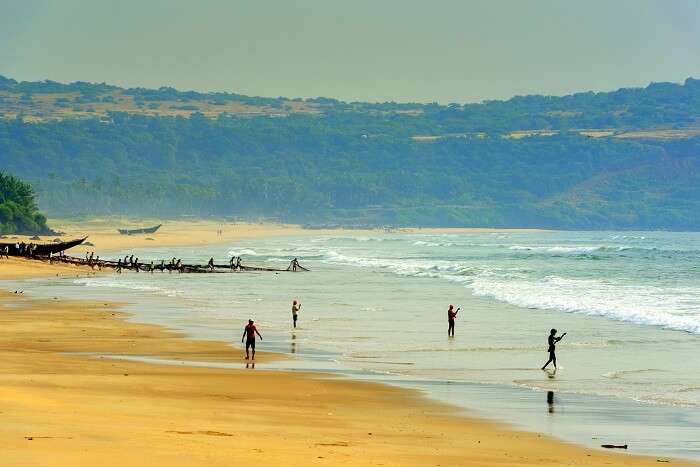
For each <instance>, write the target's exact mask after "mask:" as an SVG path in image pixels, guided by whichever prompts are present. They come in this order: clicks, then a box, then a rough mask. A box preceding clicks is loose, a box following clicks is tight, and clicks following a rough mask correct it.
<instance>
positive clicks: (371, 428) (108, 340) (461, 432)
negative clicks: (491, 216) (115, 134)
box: [0, 223, 696, 465]
mask: <svg viewBox="0 0 700 467" xmlns="http://www.w3.org/2000/svg"><path fill="white" fill-rule="evenodd" d="M214 224H215V223H205V224H203V225H204V226H206V228H205V227H204V226H199V227H198V228H197V229H194V230H193V231H194V232H207V231H208V229H210V228H211V226H212V225H214ZM198 229H199V230H198ZM243 230H245V229H238V230H237V231H236V232H235V235H233V234H232V235H231V236H225V237H224V238H222V237H219V236H217V235H215V233H214V232H215V231H212V232H211V235H210V236H208V237H204V235H199V234H198V238H197V240H198V241H201V242H202V243H201V244H211V243H214V242H216V243H221V242H227V241H231V240H234V239H244V238H250V237H251V235H249V233H250V232H255V233H259V234H260V235H296V234H297V233H299V234H300V235H303V233H302V232H303V231H301V229H298V231H297V230H295V228H293V227H288V226H273V228H270V229H268V230H265V227H264V226H256V227H255V228H252V229H250V230H246V233H247V234H248V235H246V234H243V233H242V232H243ZM258 230H259V232H258ZM193 231H187V233H188V234H191V233H192V232H193ZM306 232H309V233H311V234H314V235H318V234H319V233H320V234H323V232H319V231H306ZM341 232H342V231H331V232H329V233H332V234H336V235H337V234H338V233H341ZM165 233H166V234H167V233H168V231H167V230H166V231H165ZM352 233H353V234H355V235H357V234H358V232H356V231H352ZM103 235H104V236H103V237H98V238H104V239H107V237H109V236H113V237H116V239H111V241H113V243H111V244H110V245H112V246H113V248H114V249H123V248H128V247H130V246H134V247H138V246H141V245H139V242H145V241H147V240H145V239H140V238H139V237H126V236H120V237H121V238H120V237H117V236H116V235H114V234H111V233H109V232H105V233H104V234H103ZM117 235H118V234H117ZM252 236H255V235H252ZM91 238H92V236H91ZM156 238H158V237H156ZM189 238H191V236H190V237H189ZM158 240H159V242H158V243H159V244H160V238H158ZM187 240H188V235H187V234H185V235H184V236H181V237H178V236H176V235H175V234H172V235H170V236H169V239H168V240H167V241H170V242H173V243H170V244H168V245H167V246H175V245H188V244H191V243H176V242H187ZM219 240H220V241H219ZM120 242H121V243H120ZM148 242H149V243H148V244H147V245H149V246H151V245H153V241H148ZM101 243H102V242H101ZM107 244H109V243H108V242H104V243H103V245H107ZM143 245H146V244H145V243H143ZM93 248H94V249H95V251H97V252H100V251H103V247H101V246H100V244H99V243H97V242H96V244H95V247H88V248H86V249H87V250H91V249H93ZM105 248H106V247H105ZM9 261H10V263H7V260H0V279H27V278H32V277H35V278H40V277H46V276H54V275H56V274H59V275H67V276H69V275H75V274H94V273H95V272H93V271H90V270H88V269H87V268H84V267H75V266H69V265H63V264H62V265H55V267H56V268H57V269H58V270H56V269H53V266H52V267H50V266H49V265H47V264H41V265H40V264H39V263H35V262H28V261H24V260H20V259H12V260H9ZM13 263H15V264H13ZM25 263H29V264H25ZM8 265H11V266H10V268H7V267H6V266H8ZM47 268H50V269H47ZM64 268H65V269H64ZM13 271H14V272H16V274H15V275H14V276H13ZM0 303H3V307H2V308H0V310H1V311H3V312H4V313H2V314H0V317H2V318H1V319H2V325H3V328H4V329H6V331H7V332H6V333H5V334H4V336H3V337H2V338H1V339H0V354H3V357H4V358H2V360H3V362H5V363H3V364H2V365H3V367H4V368H3V370H0V374H2V375H5V377H6V378H7V380H6V381H7V384H0V395H2V397H1V398H0V401H2V402H1V404H0V412H4V415H2V416H3V417H4V418H5V420H7V421H8V423H7V426H4V427H3V428H2V429H0V439H3V440H4V441H3V444H9V445H10V446H11V448H10V456H9V457H7V459H8V462H9V464H8V465H22V464H23V463H25V462H27V461H28V460H31V461H32V462H31V463H32V465H56V463H57V462H56V461H54V460H53V459H57V460H60V462H58V463H59V464H64V463H65V464H70V465H74V464H80V463H96V462H101V463H107V464H108V465H111V464H125V463H126V464H128V465H141V464H145V465H148V464H152V463H153V461H159V462H161V463H163V462H168V463H169V464H172V465H201V464H203V463H209V464H212V465H230V463H231V461H232V460H234V461H240V462H247V461H250V462H256V463H262V464H263V465H280V464H286V465H301V464H304V465H308V464H309V463H314V462H318V463H323V462H325V463H328V462H331V463H332V464H333V465H335V464H361V465H366V464H378V463H382V464H384V465H428V464H442V465H493V464H495V463H506V464H508V465H519V464H522V465H524V464H527V465H561V463H562V462H567V463H574V464H580V465H604V464H611V463H612V464H615V465H652V464H654V465H656V464H657V462H658V461H657V459H659V458H657V457H654V456H649V457H644V456H634V455H627V454H621V453H615V452H606V451H601V450H597V449H588V448H584V447H579V446H574V445H571V444H568V443H565V442H562V441H558V440H555V439H552V438H548V437H546V436H544V435H538V434H536V433H528V432H521V431H516V430H512V429H510V428H508V427H507V426H504V425H500V424H498V423H493V422H489V421H484V420H480V419H474V418H467V417H463V416H461V415H459V416H457V415H454V413H456V409H455V408H453V407H452V406H449V405H443V404H441V403H439V402H433V401H431V400H429V399H427V398H425V397H423V396H422V395H421V394H420V393H419V392H417V391H412V390H409V389H402V388H395V387H390V386H387V385H381V384H373V383H364V382H356V381H345V380H343V381H338V380H334V379H332V378H333V377H332V375H328V374H315V373H299V372H293V373H292V372H284V371H275V370H266V371H264V372H260V371H258V372H254V371H250V370H246V369H245V362H244V361H243V360H242V357H241V350H240V349H234V348H232V347H230V346H228V345H227V344H225V343H221V342H215V341H200V340H194V339H190V338H187V337H186V336H184V335H183V334H180V333H176V332H173V331H170V330H168V329H166V328H163V327H160V326H153V325H143V324H135V323H133V322H130V321H126V320H125V319H126V318H127V317H128V314H126V313H122V312H120V311H118V308H117V305H116V304H112V303H107V304H105V303H101V302H100V303H90V302H86V301H75V300H64V299H63V298H61V297H58V299H56V300H39V299H35V298H33V297H31V296H24V295H21V296H17V295H14V294H9V293H0ZM15 312H16V313H15ZM107 313H108V314H107ZM85 333H87V334H88V335H89V337H88V338H86V334H85ZM99 355H123V356H134V357H139V356H150V357H154V358H160V359H164V360H166V359H168V360H182V361H205V362H225V363H233V364H240V365H241V369H240V370H237V369H221V368H219V369H215V368H209V367H193V366H186V365H182V366H179V365H177V366H173V365H160V364H153V363H142V362H134V361H126V360H114V359H107V358H99ZM272 358H277V356H276V355H270V354H262V353H261V354H260V356H259V358H258V359H257V360H258V361H257V363H258V364H259V365H260V367H262V368H264V367H265V363H266V362H268V361H269V359H272ZM125 375H128V376H129V377H130V378H126V377H125ZM134 376H137V377H136V378H135V377H134ZM280 388H284V389H280ZM76 407H79V408H80V409H79V410H78V409H76ZM77 412H80V413H77ZM47 415H50V416H47ZM100 417H102V418H109V419H110V420H117V423H114V424H112V423H110V424H109V426H103V424H101V423H100V421H99V420H100ZM280 426H284V427H285V428H284V429H283V430H280V429H279V427H280ZM37 430H44V433H43V434H42V433H39V432H38V431H37ZM23 433H24V434H23ZM369 433H372V434H371V435H370V434H369ZM25 436H26V437H30V438H32V440H31V442H32V444H27V443H28V441H30V440H27V439H25ZM106 440H109V441H110V442H109V443H108V442H107V441H106ZM5 441H7V443H5ZM36 441H38V442H41V443H44V444H45V446H41V447H40V448H38V449H37V448H36V444H38V443H36ZM256 450H257V451H256ZM122 451H129V452H122ZM258 451H259V452H258ZM660 460H661V461H663V462H665V461H667V460H668V459H667V458H661V459H660ZM10 461H11V462H10ZM670 463H671V465H696V464H692V463H691V462H686V461H676V460H671V461H670Z"/></svg>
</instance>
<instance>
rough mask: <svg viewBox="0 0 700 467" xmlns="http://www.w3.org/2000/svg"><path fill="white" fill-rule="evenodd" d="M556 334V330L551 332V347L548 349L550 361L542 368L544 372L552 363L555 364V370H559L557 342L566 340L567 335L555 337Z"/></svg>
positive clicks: (549, 338)
mask: <svg viewBox="0 0 700 467" xmlns="http://www.w3.org/2000/svg"><path fill="white" fill-rule="evenodd" d="M556 334H557V330H556V329H552V330H551V331H549V337H548V338H547V343H548V345H549V347H548V348H547V352H549V360H547V363H545V364H544V366H543V367H542V369H543V370H544V369H545V368H547V365H549V363H550V362H552V363H554V369H555V370H556V368H557V356H556V354H555V352H556V348H555V346H556V344H557V342H559V341H560V340H562V339H563V338H564V336H565V335H566V333H564V334H562V335H561V336H559V337H555V336H556Z"/></svg>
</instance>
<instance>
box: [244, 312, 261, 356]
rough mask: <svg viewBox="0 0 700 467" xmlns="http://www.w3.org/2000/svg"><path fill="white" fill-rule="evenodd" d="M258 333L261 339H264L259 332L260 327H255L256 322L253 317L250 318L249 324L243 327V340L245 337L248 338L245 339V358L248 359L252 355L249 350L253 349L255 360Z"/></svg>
mask: <svg viewBox="0 0 700 467" xmlns="http://www.w3.org/2000/svg"><path fill="white" fill-rule="evenodd" d="M256 334H257V335H258V337H260V340H262V336H261V335H260V333H259V332H258V328H256V327H255V322H254V321H253V320H252V319H249V320H248V324H247V325H246V327H245V328H244V329H243V336H241V342H243V338H246V341H245V359H246V360H248V359H249V357H250V353H249V350H250V349H251V347H252V349H253V360H255V335H256Z"/></svg>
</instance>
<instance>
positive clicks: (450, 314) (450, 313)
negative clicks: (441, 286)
mask: <svg viewBox="0 0 700 467" xmlns="http://www.w3.org/2000/svg"><path fill="white" fill-rule="evenodd" d="M459 310H461V308H457V309H456V310H455V307H454V305H450V307H449V308H448V309H447V337H454V336H455V319H457V313H459Z"/></svg>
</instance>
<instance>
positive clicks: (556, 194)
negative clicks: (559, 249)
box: [0, 77, 700, 229]
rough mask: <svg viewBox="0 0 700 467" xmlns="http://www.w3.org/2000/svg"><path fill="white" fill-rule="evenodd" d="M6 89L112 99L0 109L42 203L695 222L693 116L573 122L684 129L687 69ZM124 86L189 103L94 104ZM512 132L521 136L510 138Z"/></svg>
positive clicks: (78, 209)
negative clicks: (634, 85) (499, 80)
mask: <svg viewBox="0 0 700 467" xmlns="http://www.w3.org/2000/svg"><path fill="white" fill-rule="evenodd" d="M0 90H4V91H7V93H5V95H6V96H8V97H5V99H4V100H3V102H0V106H5V107H2V108H7V109H9V110H8V112H7V114H8V115H13V116H14V115H17V114H18V113H19V114H20V115H21V112H18V110H19V111H21V110H22V105H25V107H26V108H28V109H29V108H30V107H29V106H30V105H32V108H36V107H37V106H38V105H46V104H45V103H46V102H51V99H45V98H41V99H39V98H34V99H33V98H32V96H34V94H37V93H48V94H50V93H60V94H61V97H56V99H55V100H54V102H55V105H57V106H62V107H73V108H74V110H75V112H76V113H78V112H80V113H81V114H82V116H85V115H86V113H87V112H89V111H90V110H94V109H97V110H99V111H100V112H102V109H104V108H105V107H107V114H106V115H102V116H101V117H100V118H92V119H89V118H88V119H84V120H77V119H65V120H58V121H49V120H47V121H43V122H33V123H25V122H23V120H22V118H21V117H18V118H14V119H11V120H10V119H8V120H0V167H7V168H11V170H12V172H13V173H14V174H15V175H17V176H21V177H23V178H24V179H25V180H27V181H29V182H31V183H32V184H33V186H34V188H35V189H36V192H37V193H38V195H37V196H38V199H39V201H40V203H41V206H42V207H43V208H45V209H47V210H48V211H49V212H51V213H52V214H103V213H129V214H144V215H161V216H167V215H180V214H196V215H209V214H211V215H216V216H229V215H233V216H250V217H254V216H274V217H278V218H282V219H286V220H290V221H295V222H336V223H364V224H381V223H406V224H422V225H492V226H546V227H565V228H676V229H681V228H682V229H700V209H699V208H700V189H698V188H697V187H699V186H700V183H698V182H700V136H695V137H691V136H692V134H693V132H692V131H688V133H687V135H686V136H688V138H686V139H682V140H669V141H665V140H661V139H657V140H652V139H645V140H639V139H637V140H632V139H622V138H615V137H609V138H589V137H585V136H582V135H580V134H579V131H580V130H581V129H610V128H612V129H614V130H616V131H627V130H640V129H642V130H643V129H650V128H651V129H658V128H662V129H664V128H665V129H670V128H681V129H685V130H688V129H689V128H690V129H692V128H691V125H690V123H692V122H695V121H698V120H699V119H700V81H699V80H694V79H688V80H686V82H685V83H684V84H682V85H679V84H669V83H659V84H651V85H649V86H648V87H647V88H644V89H620V90H618V91H614V92H608V93H594V92H585V93H577V94H572V95H570V96H563V97H552V96H517V97H514V98H512V99H510V100H508V101H487V102H484V103H480V104H466V105H460V104H458V103H453V104H450V105H447V106H444V105H439V104H437V103H431V104H417V103H395V102H384V103H366V102H351V103H347V102H342V101H339V100H336V99H328V98H312V99H300V98H297V99H291V100H290V99H284V98H266V97H250V96H242V95H239V94H233V93H197V92H194V91H186V92H182V91H178V90H176V89H173V88H169V87H162V88H159V89H143V88H134V89H120V88H116V87H113V86H108V85H105V84H90V83H83V82H77V83H71V84H67V85H66V84H60V83H55V82H48V81H47V82H35V83H29V82H17V81H15V80H12V79H9V78H3V77H0ZM66 96H71V97H70V99H69V98H67V97H66ZM73 96H78V97H77V98H76V97H73ZM114 96H116V98H115V97H114ZM18 99H23V101H21V102H20V103H19V105H18V104H17V100H18ZM132 99H133V102H134V103H135V104H136V106H138V107H139V108H142V109H146V108H147V109H149V110H150V111H151V112H149V113H156V114H157V113H158V111H159V110H164V109H179V110H187V111H190V112H192V113H191V115H190V116H189V118H185V117H163V116H153V117H149V116H145V115H137V114H129V113H124V112H114V111H111V109H112V108H110V107H109V106H107V105H105V104H109V103H112V102H113V101H114V102H119V103H122V102H130V101H131V100H132ZM81 102H82V103H81ZM87 102H90V104H87ZM98 102H99V103H100V104H99V105H97V104H96V103H98ZM230 102H237V103H243V104H246V105H250V106H257V107H258V109H257V110H255V111H260V109H261V108H264V109H280V111H279V112H275V113H274V117H275V118H271V117H269V116H261V117H251V116H250V114H251V113H250V112H247V110H246V112H247V113H248V115H246V116H245V117H241V116H235V115H230V114H229V115H227V114H221V115H220V116H218V117H217V118H209V117H206V116H205V115H203V114H202V113H200V111H199V109H200V108H202V109H203V107H202V106H201V105H202V104H206V103H215V104H216V105H226V104H228V103H230ZM12 106H14V107H12ZM93 106H94V109H93ZM124 107H125V108H129V106H124ZM296 108H303V109H304V110H305V111H308V110H313V112H314V113H303V112H295V110H294V109H296ZM132 109H133V108H132ZM210 110H211V109H207V114H209V111H210ZM144 113H146V112H144ZM270 115H273V113H270ZM528 130H535V131H529V132H528ZM543 130H548V131H549V133H547V134H548V135H549V136H544V135H543V134H544V133H543ZM516 131H518V132H520V133H519V135H520V136H523V135H527V136H526V137H522V138H521V139H508V138H505V136H509V134H510V133H512V132H516ZM13 202H14V201H13ZM8 206H9V205H8ZM10 211H11V212H10ZM30 211H31V209H30ZM35 211H36V208H35V207H34V211H33V212H35ZM2 213H3V214H2V215H3V216H5V217H4V219H9V218H10V215H11V216H12V219H13V221H12V222H15V221H14V219H16V218H18V217H22V216H18V215H17V209H16V207H14V206H13V207H10V208H8V207H7V206H6V207H5V208H3V211H2ZM33 216H34V214H32V215H29V218H31V219H34V217H33ZM25 217H26V216H25ZM35 221H36V219H35ZM37 225H39V223H37ZM12 228H14V229H17V228H19V227H17V225H15V227H12Z"/></svg>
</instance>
